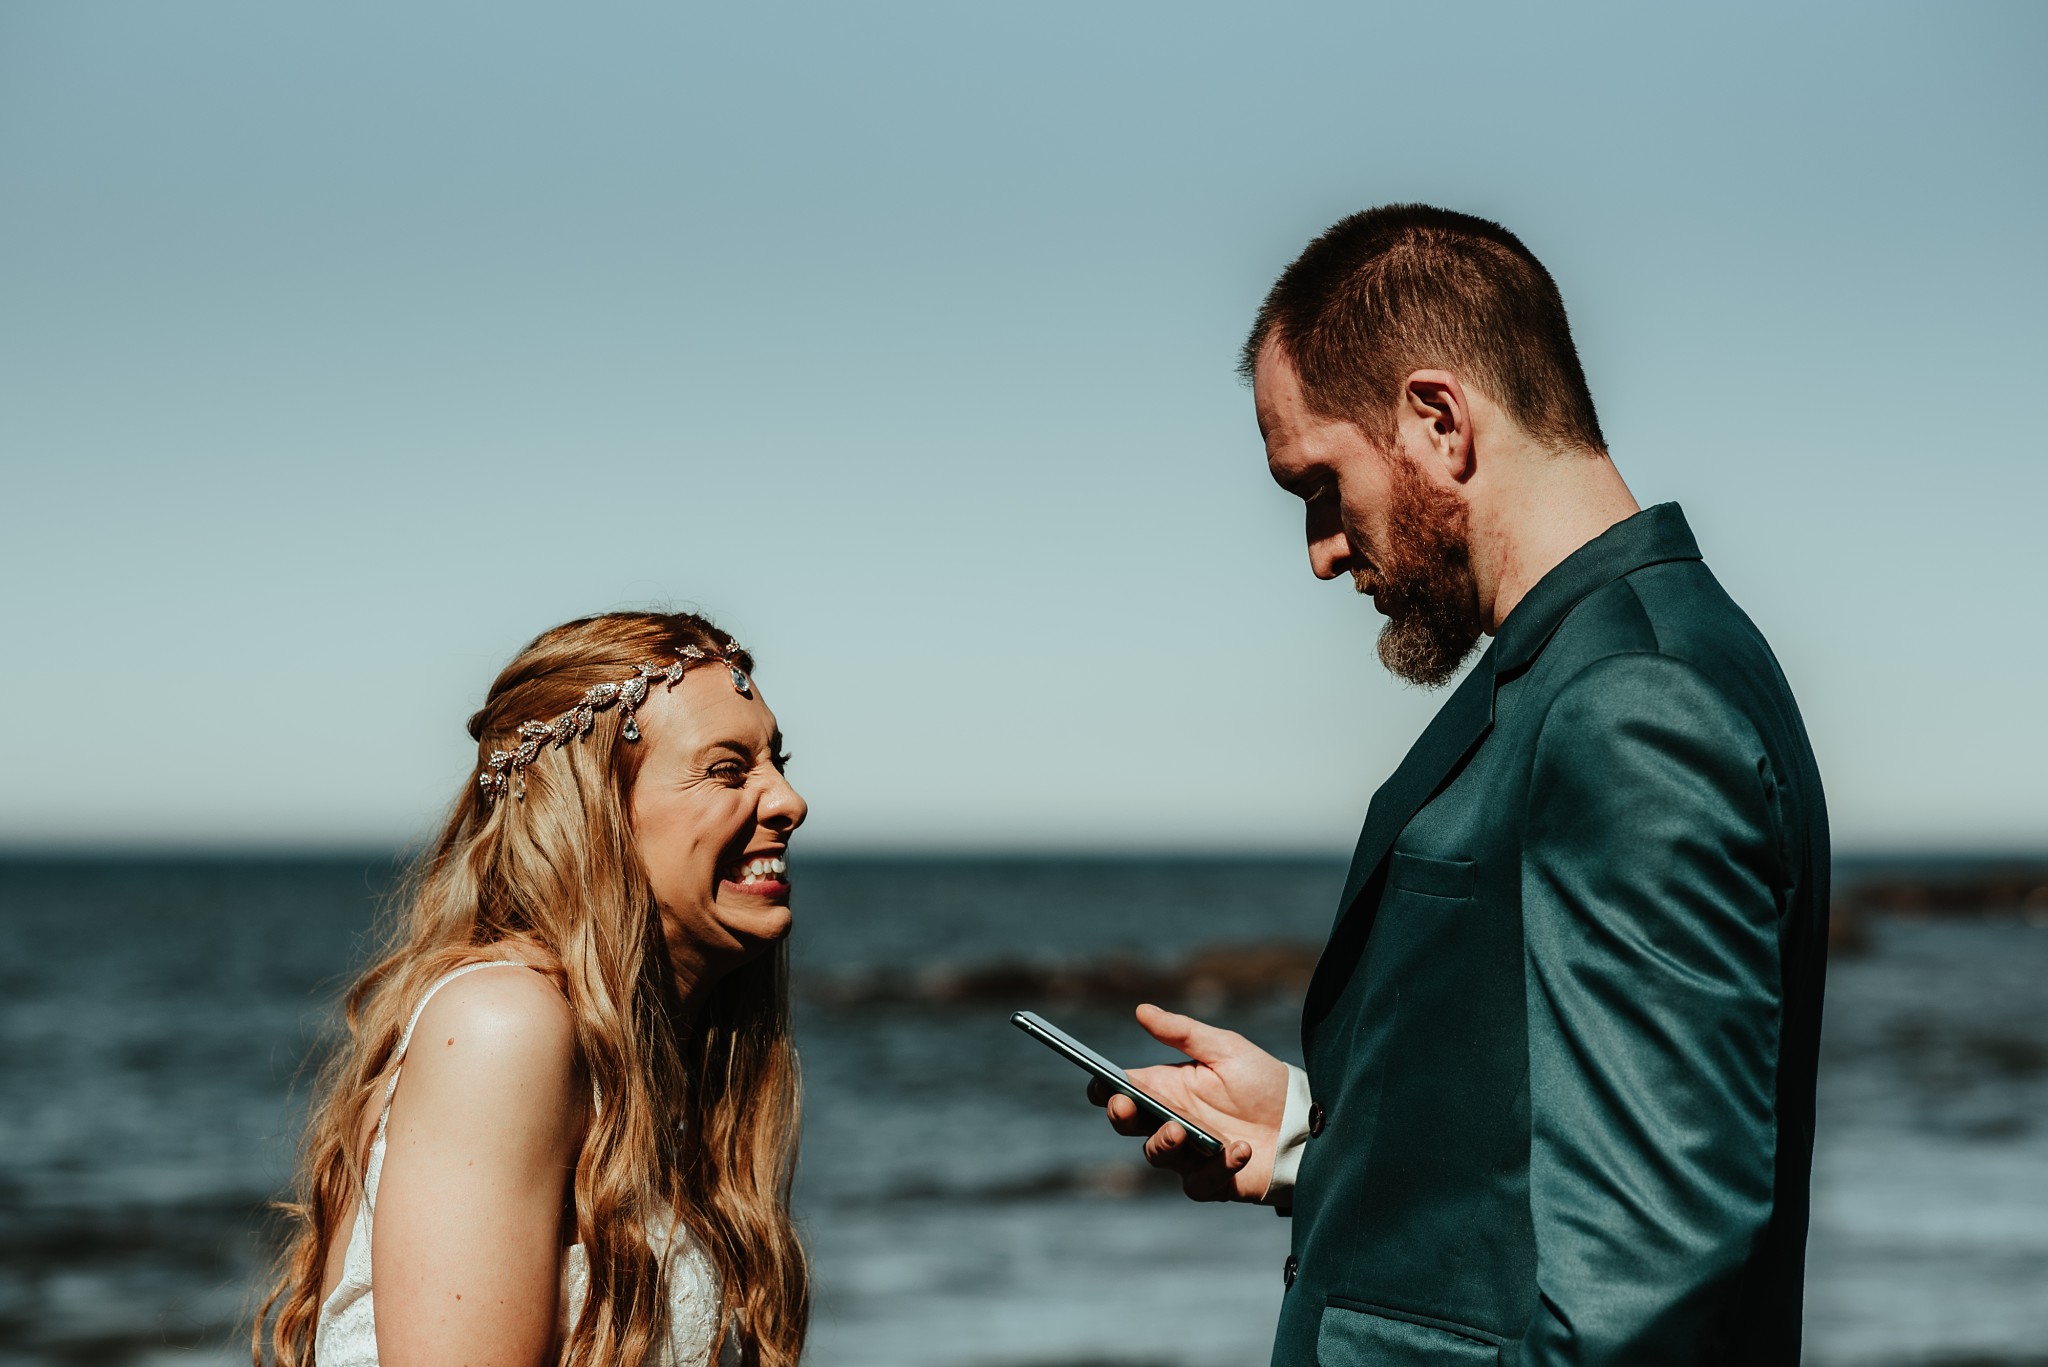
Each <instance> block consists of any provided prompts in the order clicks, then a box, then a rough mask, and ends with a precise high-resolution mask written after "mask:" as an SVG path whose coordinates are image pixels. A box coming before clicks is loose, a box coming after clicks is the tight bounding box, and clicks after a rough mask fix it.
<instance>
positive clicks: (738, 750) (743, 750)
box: [704, 740, 754, 759]
mask: <svg viewBox="0 0 2048 1367" xmlns="http://www.w3.org/2000/svg"><path fill="white" fill-rule="evenodd" d="M717 750H729V751H731V752H732V753H733V754H735V755H738V756H739V757H740V758H741V759H752V758H753V757H754V747H753V746H751V745H747V744H745V743H744V742H742V741H736V740H714V741H711V742H710V743H708V744H707V745H705V747H704V753H705V754H707V755H708V754H711V753H712V752H713V751H717Z"/></svg>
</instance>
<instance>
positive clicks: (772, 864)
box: [736, 859, 789, 883]
mask: <svg viewBox="0 0 2048 1367" xmlns="http://www.w3.org/2000/svg"><path fill="white" fill-rule="evenodd" d="M788 872H789V861H788V860H787V859H749V860H748V861H747V862H746V863H744V864H742V865H740V876H739V878H738V879H737V880H736V881H738V882H741V883H753V882H758V881H760V880H762V879H765V878H772V877H776V876H778V875H781V874H785V873H788Z"/></svg>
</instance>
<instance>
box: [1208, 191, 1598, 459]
mask: <svg viewBox="0 0 2048 1367" xmlns="http://www.w3.org/2000/svg"><path fill="white" fill-rule="evenodd" d="M1269 341H1270V342H1272V343H1274V344H1275V345H1277V346H1278V347H1279V348H1280V349H1281V351H1282V353H1283V354H1284V355H1285V357H1286V358H1287V360H1288V361H1290V362H1291V363H1292V364H1293V366H1294V370H1295V373H1296V375H1297V376H1298V377H1299V379H1300V381H1301V392H1302V397H1303V398H1304V399H1305V400H1307V402H1308V405H1309V407H1310V408H1311V409H1312V410H1314V411H1315V412H1317V413H1319V414H1321V415H1322V416H1324V417H1327V418H1338V419H1343V420H1345V421H1348V422H1352V423H1355V424H1357V425H1358V426H1359V427H1360V428H1361V429H1362V430H1363V431H1364V432H1365V433H1366V435H1367V436H1369V437H1371V438H1372V439H1373V440H1374V441H1375V442H1377V443H1378V444H1380V445H1381V446H1384V447H1391V446H1392V445H1393V442H1394V438H1395V418H1394V411H1395V404H1396V402H1397V401H1398V400H1399V398H1400V393H1401V386H1402V384H1403V382H1405V381H1406V380H1407V378H1408V376H1409V375H1410V374H1412V373H1413V372H1415V371H1417V370H1423V369H1439V370H1448V371H1451V372H1452V373H1454V374H1457V375H1461V376H1463V377H1464V378H1466V379H1467V380H1469V381H1470V382H1471V383H1473V384H1475V385H1477V386H1478V387H1479V388H1480V389H1482V390H1483V391H1485V393H1486V394H1487V396H1488V397H1490V398H1492V399H1493V400H1494V401H1495V402H1496V403H1498V404H1500V405H1501V407H1502V408H1504V409H1505V410H1506V411H1507V413H1508V415H1509V416H1510V417H1512V418H1513V419H1514V420H1515V421H1516V423H1518V424H1519V425H1520V426H1521V428H1522V430H1524V431H1525V432H1527V433H1528V434H1529V435H1530V436H1532V437H1534V438H1535V439H1536V440H1537V441H1540V442H1542V443H1544V444H1545V445H1548V446H1552V447H1559V448H1582V449H1589V450H1594V451H1605V450H1606V449H1607V442H1606V439H1605V438H1603V437H1602V436H1601V434H1600V419H1599V417H1598V416H1597V415H1596V414H1595V413H1594V411H1593V393H1592V391H1591V390H1590V389H1589V388H1588V387H1587V385H1586V373H1585V371H1584V369H1582V368H1581V366H1580V365H1579V353H1578V351H1577V349H1576V348H1575V347H1573V345H1572V332H1571V326H1570V324H1569V323H1567V322H1566V321H1565V315H1564V299H1563V297H1562V296H1560V295H1559V294H1558V291H1557V284H1556V282H1555V281H1553V280H1552V279H1551V278H1550V272H1548V271H1546V270H1544V269H1543V263H1542V262H1540V261H1538V260H1537V259H1536V257H1535V254H1534V253H1533V252H1531V251H1530V250H1529V249H1528V248H1527V247H1525V246H1523V245H1522V243H1521V240H1520V239H1519V238H1517V237H1516V236H1515V235H1514V234H1513V233H1511V232H1509V231H1508V230H1507V229H1506V228H1503V227H1501V226H1500V224H1498V223H1493V222H1490V221H1488V220H1486V219H1483V218H1475V217H1473V216H1472V215H1470V214H1461V213H1455V212H1453V211H1451V210H1449V209H1437V208H1432V207H1431V206H1429V205H1427V204H1388V205H1382V206H1381V207H1379V208H1377V209H1367V210H1365V211H1364V212H1363V213H1357V214H1353V215H1351V216H1350V217H1349V218H1346V219H1343V220H1342V221H1340V222H1338V223H1337V224H1335V225H1333V226H1332V227H1331V228H1330V229H1329V231H1327V232H1325V233H1324V234H1323V235H1322V236H1321V237H1318V238H1317V239H1316V240H1315V241H1313V242H1311V243H1309V245H1308V248H1307V250H1305V251H1303V252H1302V254H1301V255H1300V256H1299V257H1297V258H1296V259H1295V261H1294V264H1293V265H1291V266H1289V267H1288V268H1287V269H1286V270H1285V271H1283V272H1281V275H1280V278H1279V280H1277V281H1275V282H1274V285H1273V288H1272V290H1271V292H1269V293H1268V294H1267V295H1266V302H1265V303H1264V304H1263V305H1262V306H1261V307H1260V309H1259V315H1258V319H1257V321H1256V322H1254V323H1253V325H1252V332H1251V336H1250V337H1249V338H1248V339H1246V341H1245V344H1244V353H1243V356H1242V357H1241V358H1240V363H1239V373H1240V374H1242V375H1243V376H1244V377H1245V378H1246V379H1250V378H1251V375H1252V369H1253V367H1254V366H1255V365H1256V364H1257V363H1258V358H1259V352H1260V351H1261V349H1263V348H1264V347H1265V345H1266V344H1267V343H1268V342H1269Z"/></svg>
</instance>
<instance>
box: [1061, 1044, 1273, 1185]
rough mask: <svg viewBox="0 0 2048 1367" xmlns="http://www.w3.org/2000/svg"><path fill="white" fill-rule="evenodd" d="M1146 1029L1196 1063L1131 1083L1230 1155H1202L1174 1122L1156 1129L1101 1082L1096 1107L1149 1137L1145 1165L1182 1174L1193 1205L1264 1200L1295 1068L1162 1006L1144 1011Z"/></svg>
mask: <svg viewBox="0 0 2048 1367" xmlns="http://www.w3.org/2000/svg"><path fill="white" fill-rule="evenodd" d="M1138 1024H1140V1025H1142V1026H1144V1027H1145V1031H1146V1033H1147V1034H1149V1035H1151V1036H1152V1038H1153V1039H1156V1040H1158V1041H1159V1042H1160V1043H1161V1044H1164V1045H1166V1046H1167V1047H1169V1048H1172V1049H1178V1050H1179V1051H1180V1052H1181V1053H1183V1054H1186V1055H1187V1056H1188V1058H1189V1060H1190V1061H1189V1062H1187V1063H1168V1064H1162V1065H1160V1066H1158V1067H1154V1068H1133V1069H1131V1070H1130V1071H1129V1076H1130V1079H1131V1081H1132V1082H1133V1083H1135V1084H1136V1085H1137V1086H1138V1088H1139V1089H1140V1090H1141V1091H1144V1092H1147V1093H1149V1094H1150V1095H1152V1096H1154V1097H1157V1098H1158V1099H1159V1100H1160V1101H1163V1102H1165V1103H1166V1105H1168V1106H1170V1107H1171V1108H1173V1109H1174V1110H1175V1111H1178V1112H1179V1113H1180V1114H1181V1115H1184V1116H1186V1117H1187V1118H1188V1119H1189V1120H1191V1121H1193V1122H1194V1123H1195V1124H1197V1125H1199V1126H1201V1127H1202V1128H1203V1129H1205V1130H1207V1131H1208V1132H1209V1133H1210V1134H1212V1135H1214V1136H1215V1137H1216V1138H1217V1139H1219V1140H1220V1141H1222V1144H1223V1152H1222V1153H1220V1154H1216V1155H1213V1156H1212V1155H1205V1154H1202V1153H1200V1152H1198V1151H1197V1150H1196V1149H1195V1148H1194V1146H1193V1145H1191V1144H1189V1143H1188V1142H1187V1141H1188V1136H1187V1131H1186V1130H1184V1129H1182V1128H1181V1127H1180V1125H1179V1124H1178V1123H1176V1122H1174V1121H1171V1120H1169V1121H1167V1122H1166V1123H1165V1124H1164V1125H1161V1126H1160V1127H1159V1128H1158V1129H1156V1130H1155V1129H1153V1128H1152V1125H1151V1122H1150V1121H1148V1120H1146V1119H1145V1118H1144V1117H1143V1116H1141V1115H1139V1114H1138V1107H1137V1104H1136V1103H1135V1102H1133V1101H1132V1100H1131V1099H1130V1098H1129V1097H1127V1096H1124V1095H1122V1094H1121V1093H1118V1092H1112V1091H1110V1090H1109V1088H1108V1087H1106V1086H1104V1085H1103V1084H1102V1083H1100V1082H1091V1083H1089V1084H1088V1099H1089V1100H1090V1101H1092V1102H1094V1103H1095V1104H1096V1105H1098V1106H1100V1107H1102V1108H1103V1109H1104V1110H1105V1111H1107V1112H1108V1114H1109V1123H1110V1124H1111V1125H1112V1126H1114V1127H1115V1129H1116V1132H1117V1133H1118V1134H1127V1135H1132V1136H1140V1135H1142V1136H1144V1137H1145V1161H1146V1162H1147V1163H1150V1164H1151V1165H1152V1166H1153V1167H1155V1168H1165V1169H1166V1170H1168V1171H1169V1172H1176V1173H1179V1174H1180V1185H1181V1190H1183V1191H1185V1192H1186V1193H1187V1194H1188V1196H1189V1197H1191V1198H1192V1199H1194V1200H1197V1201H1256V1200H1258V1199H1259V1198H1260V1197H1261V1196H1264V1195H1265V1194H1266V1188H1267V1187H1268V1186H1269V1185H1271V1183H1272V1180H1273V1151H1274V1149H1275V1148H1276V1147H1277V1146H1278V1144H1279V1139H1280V1121H1281V1118H1282V1116H1283V1115H1284V1114H1285V1112H1286V1109H1287V1065H1286V1064H1284V1063H1282V1062H1281V1061H1280V1060H1279V1059H1277V1058H1274V1057H1273V1056H1272V1055H1271V1054H1269V1053H1267V1052H1266V1051H1265V1050H1263V1049H1261V1048H1259V1047H1258V1046H1257V1045H1256V1044H1253V1043H1252V1042H1251V1041H1250V1040H1248V1039H1246V1038H1245V1037H1244V1036H1243V1035H1239V1034H1234V1033H1232V1032H1231V1031H1229V1030H1218V1029H1217V1028H1216V1027H1215V1026H1213V1025H1204V1024H1203V1023H1202V1022H1200V1021H1198V1020H1196V1019H1194V1017H1192V1016H1177V1015H1175V1014H1174V1013H1173V1012H1171V1011H1162V1010H1160V1009H1159V1008H1158V1007H1156V1006H1150V1005H1146V1006H1141V1007H1139V1008H1138Z"/></svg>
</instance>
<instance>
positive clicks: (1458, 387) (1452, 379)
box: [1395, 370, 1478, 484]
mask: <svg viewBox="0 0 2048 1367" xmlns="http://www.w3.org/2000/svg"><path fill="white" fill-rule="evenodd" d="M1395 421H1396V426H1397V427H1398V428H1399V430H1400V433H1401V437H1402V442H1401V444H1402V446H1403V447H1404V448H1406V450H1407V452H1408V454H1409V455H1410V456H1412V457H1414V458H1415V459H1417V460H1426V461H1430V462H1432V463H1434V464H1436V465H1437V466H1438V467H1439V468H1440V469H1442V470H1443V472H1444V473H1445V474H1447V475H1449V476H1450V478H1451V479H1452V480H1454V481H1456V482H1457V483H1459V484H1463V483H1464V482H1465V481H1466V480H1469V479H1471V478H1472V476H1473V474H1474V473H1475V472H1476V471H1477V470H1478V462H1477V460H1476V458H1475V451H1474V447H1473V442H1472V405H1471V402H1470V399H1469V397H1468V396H1467V394H1466V392H1465V386H1464V385H1463V384H1462V383H1460V382H1459V380H1458V377H1457V376H1456V375H1453V374H1452V373H1451V372H1450V371H1448V370H1417V371H1414V372H1412V373H1410V375H1409V376H1408V378H1407V379H1406V380H1404V381H1402V384H1401V397H1400V400H1399V402H1398V403H1397V404H1396V408H1395Z"/></svg>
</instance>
